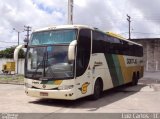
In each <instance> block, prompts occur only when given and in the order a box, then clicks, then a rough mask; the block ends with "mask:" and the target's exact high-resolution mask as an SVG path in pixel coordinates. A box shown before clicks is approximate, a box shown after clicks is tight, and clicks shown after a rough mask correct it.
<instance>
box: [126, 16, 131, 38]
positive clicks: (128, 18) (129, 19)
mask: <svg viewBox="0 0 160 119" xmlns="http://www.w3.org/2000/svg"><path fill="white" fill-rule="evenodd" d="M127 21H128V24H129V27H128V31H129V32H128V33H129V38H128V39H129V40H130V39H131V17H130V16H129V15H128V14H127Z"/></svg>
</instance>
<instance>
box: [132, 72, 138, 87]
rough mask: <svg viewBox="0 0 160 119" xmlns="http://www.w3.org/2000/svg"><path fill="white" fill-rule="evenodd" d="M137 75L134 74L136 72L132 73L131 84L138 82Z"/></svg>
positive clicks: (134, 84)
mask: <svg viewBox="0 0 160 119" xmlns="http://www.w3.org/2000/svg"><path fill="white" fill-rule="evenodd" d="M138 79H139V77H138V75H136V73H133V76H132V86H136V85H137V84H138Z"/></svg>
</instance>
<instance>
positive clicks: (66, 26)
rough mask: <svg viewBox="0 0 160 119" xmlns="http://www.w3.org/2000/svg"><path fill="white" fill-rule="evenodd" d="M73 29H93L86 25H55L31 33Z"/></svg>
mask: <svg viewBox="0 0 160 119" xmlns="http://www.w3.org/2000/svg"><path fill="white" fill-rule="evenodd" d="M73 28H88V29H94V28H92V27H89V26H87V25H57V26H56V25H55V26H49V27H45V28H41V29H36V30H34V31H33V32H40V31H49V30H56V29H73Z"/></svg>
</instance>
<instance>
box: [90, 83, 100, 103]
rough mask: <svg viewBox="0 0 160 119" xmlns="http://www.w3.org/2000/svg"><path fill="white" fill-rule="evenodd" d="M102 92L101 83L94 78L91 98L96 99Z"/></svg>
mask: <svg viewBox="0 0 160 119" xmlns="http://www.w3.org/2000/svg"><path fill="white" fill-rule="evenodd" d="M101 94H102V83H101V81H100V80H96V82H95V85H94V93H93V95H92V96H91V99H92V100H97V99H99V98H100V97H101Z"/></svg>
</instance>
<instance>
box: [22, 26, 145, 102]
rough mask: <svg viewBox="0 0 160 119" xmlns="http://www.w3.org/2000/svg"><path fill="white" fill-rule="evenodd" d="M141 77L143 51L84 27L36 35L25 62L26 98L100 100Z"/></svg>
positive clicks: (47, 30) (55, 28) (46, 30)
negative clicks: (88, 97)
mask: <svg viewBox="0 0 160 119" xmlns="http://www.w3.org/2000/svg"><path fill="white" fill-rule="evenodd" d="M142 76H143V47H142V45H140V44H137V43H134V42H132V41H129V40H126V39H124V38H122V37H121V36H119V35H116V34H114V33H105V32H103V31H100V30H98V29H95V28H91V27H88V26H83V25H63V26H53V27H48V28H44V29H39V30H36V31H34V32H33V33H32V35H31V38H30V40H29V43H28V46H27V53H26V59H25V92H26V94H27V95H28V96H33V97H39V98H51V99H66V100H75V99H78V98H81V97H85V96H89V95H90V96H91V97H92V98H93V99H98V98H99V97H100V96H101V94H102V92H103V91H104V90H107V89H111V88H114V87H117V86H120V85H123V84H127V83H132V84H133V85H136V84H137V82H138V79H139V78H141V77H142Z"/></svg>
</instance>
